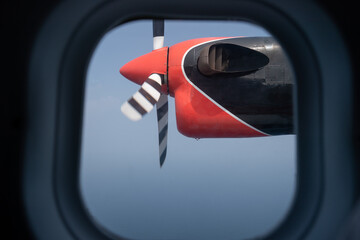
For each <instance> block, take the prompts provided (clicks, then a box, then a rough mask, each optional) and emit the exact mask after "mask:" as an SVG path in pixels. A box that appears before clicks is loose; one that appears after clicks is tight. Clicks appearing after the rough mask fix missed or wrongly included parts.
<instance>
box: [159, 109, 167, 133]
mask: <svg viewBox="0 0 360 240" xmlns="http://www.w3.org/2000/svg"><path fill="white" fill-rule="evenodd" d="M167 123H168V113H166V114H165V115H164V116H163V117H162V118H161V119H160V121H159V122H158V129H159V133H160V132H161V130H163V128H164V127H165V126H166V124H167Z"/></svg>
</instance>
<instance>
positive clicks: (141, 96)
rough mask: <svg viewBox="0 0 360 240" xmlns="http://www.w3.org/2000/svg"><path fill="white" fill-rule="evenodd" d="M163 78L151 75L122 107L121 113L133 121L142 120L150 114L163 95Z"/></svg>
mask: <svg viewBox="0 0 360 240" xmlns="http://www.w3.org/2000/svg"><path fill="white" fill-rule="evenodd" d="M161 78H162V77H161V76H160V75H159V74H151V75H150V76H149V77H148V79H147V80H146V81H145V82H144V83H143V84H142V85H141V88H140V89H139V91H137V92H136V93H135V94H134V95H133V96H132V97H131V98H130V99H129V100H128V101H127V102H125V103H124V104H123V105H122V106H121V111H122V112H123V113H124V114H125V116H127V117H128V118H129V119H131V120H133V121H138V120H140V119H141V118H142V117H143V116H144V115H145V114H146V113H148V112H150V111H151V110H152V109H153V107H154V105H155V103H157V102H158V101H159V98H160V95H161V92H160V91H161V82H162V80H161Z"/></svg>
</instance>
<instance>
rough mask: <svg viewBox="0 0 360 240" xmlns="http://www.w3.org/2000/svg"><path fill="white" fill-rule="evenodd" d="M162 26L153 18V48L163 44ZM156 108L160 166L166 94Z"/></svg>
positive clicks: (164, 144)
mask: <svg viewBox="0 0 360 240" xmlns="http://www.w3.org/2000/svg"><path fill="white" fill-rule="evenodd" d="M164 28H165V27H164V19H155V20H153V37H154V39H153V49H154V50H156V49H159V48H162V47H163V46H164ZM165 80H166V78H165ZM164 84H167V82H166V81H165V83H164ZM156 108H157V120H158V130H159V156H160V167H162V165H163V164H164V162H165V158H166V151H167V133H168V96H167V95H166V94H161V96H160V99H159V101H158V102H157V104H156Z"/></svg>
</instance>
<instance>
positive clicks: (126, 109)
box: [121, 102, 142, 121]
mask: <svg viewBox="0 0 360 240" xmlns="http://www.w3.org/2000/svg"><path fill="white" fill-rule="evenodd" d="M121 111H122V112H123V113H124V115H125V116H127V117H128V118H129V119H130V120H133V121H138V120H140V119H141V118H142V116H141V114H140V113H139V112H138V111H136V109H135V108H133V107H132V106H131V105H130V104H129V103H128V102H125V103H123V105H121Z"/></svg>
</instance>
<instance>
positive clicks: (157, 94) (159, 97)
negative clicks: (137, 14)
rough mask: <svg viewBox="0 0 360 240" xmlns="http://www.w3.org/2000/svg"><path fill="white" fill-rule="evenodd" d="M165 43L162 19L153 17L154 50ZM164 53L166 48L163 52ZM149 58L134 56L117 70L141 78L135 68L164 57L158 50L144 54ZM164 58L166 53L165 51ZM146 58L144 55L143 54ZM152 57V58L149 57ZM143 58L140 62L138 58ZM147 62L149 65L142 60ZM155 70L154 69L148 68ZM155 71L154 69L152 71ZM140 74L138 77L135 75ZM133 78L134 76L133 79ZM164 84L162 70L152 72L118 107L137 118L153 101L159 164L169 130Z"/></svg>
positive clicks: (128, 115) (165, 77) (162, 160)
mask: <svg viewBox="0 0 360 240" xmlns="http://www.w3.org/2000/svg"><path fill="white" fill-rule="evenodd" d="M163 46H164V19H156V20H153V50H157V49H160V48H163ZM166 54H167V52H166ZM147 56H148V58H154V59H150V61H149V60H147V61H145V60H143V58H144V57H143V58H139V59H140V60H136V59H135V60H133V62H130V63H128V64H127V65H125V66H124V67H122V69H120V72H121V73H122V74H123V75H124V76H126V77H127V78H129V79H130V80H132V81H134V82H139V81H141V80H143V79H141V78H142V76H141V77H138V75H139V72H140V71H141V70H139V69H138V68H141V67H142V68H143V69H145V68H149V67H150V68H151V67H152V66H149V65H150V64H151V62H156V61H155V58H157V59H158V58H163V55H161V52H154V51H153V52H152V53H150V54H148V55H147ZM164 56H165V59H166V56H167V55H164ZM145 58H146V57H145ZM151 60H152V61H151ZM141 61H142V62H141ZM144 62H145V63H148V66H146V65H144V64H142V63H144ZM151 71H155V69H151ZM155 72H156V71H155ZM137 78H140V79H137ZM135 79H136V80H135ZM163 85H165V86H166V88H167V76H166V75H165V74H158V73H152V74H151V75H150V76H148V77H147V79H146V80H145V81H144V82H143V84H142V85H141V87H140V89H139V90H138V91H137V92H136V93H135V94H134V95H133V96H132V97H131V98H130V99H129V100H128V101H126V102H125V103H124V104H123V105H122V106H121V111H122V112H123V113H124V115H125V116H127V117H128V118H129V119H131V120H133V121H138V120H140V119H142V117H143V116H144V115H145V114H146V113H148V112H150V111H151V110H152V109H153V107H154V105H155V104H156V111H157V122H158V135H159V160H160V167H162V165H163V164H164V161H165V158H166V151H167V132H168V96H167V94H164V93H162V92H161V89H162V86H163Z"/></svg>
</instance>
